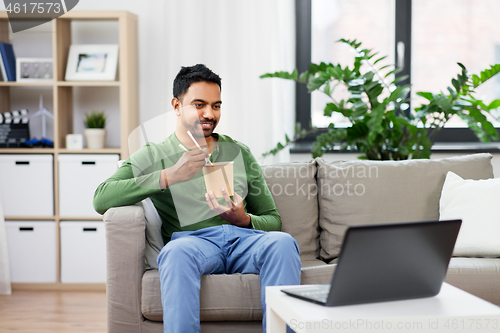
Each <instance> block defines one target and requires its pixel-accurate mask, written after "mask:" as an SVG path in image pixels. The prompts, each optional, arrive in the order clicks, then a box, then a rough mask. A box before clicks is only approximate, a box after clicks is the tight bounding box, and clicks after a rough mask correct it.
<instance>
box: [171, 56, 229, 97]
mask: <svg viewBox="0 0 500 333" xmlns="http://www.w3.org/2000/svg"><path fill="white" fill-rule="evenodd" d="M195 82H211V83H216V84H217V85H218V86H219V88H220V89H221V90H222V86H221V79H220V76H219V75H217V74H215V73H214V72H212V71H211V70H210V69H209V68H208V67H207V66H205V65H203V64H197V65H194V66H190V67H184V66H183V67H181V70H180V71H179V73H177V76H176V77H175V79H174V97H175V98H177V99H179V100H180V99H181V97H182V96H183V95H184V94H185V93H186V92H187V91H188V89H189V87H190V86H191V85H192V84H193V83H195Z"/></svg>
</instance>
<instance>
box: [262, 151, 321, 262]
mask: <svg viewBox="0 0 500 333" xmlns="http://www.w3.org/2000/svg"><path fill="white" fill-rule="evenodd" d="M262 174H263V176H264V178H265V180H266V183H267V185H268V187H269V190H270V191H271V193H272V195H273V198H274V202H275V203H276V207H277V208H278V211H279V213H280V215H281V223H282V226H281V230H282V231H284V232H287V233H289V234H290V235H292V237H293V238H295V240H296V241H297V244H298V245H299V249H300V258H301V260H302V261H305V260H314V259H316V258H317V257H318V255H319V229H318V197H317V190H316V178H315V175H316V163H315V162H314V161H311V162H292V163H282V164H274V165H268V166H262Z"/></svg>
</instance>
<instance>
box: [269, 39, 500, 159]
mask: <svg viewBox="0 0 500 333" xmlns="http://www.w3.org/2000/svg"><path fill="white" fill-rule="evenodd" d="M338 42H341V43H345V44H347V45H349V46H351V47H352V48H353V49H354V50H355V51H356V56H355V57H354V64H353V66H351V67H349V66H346V67H344V68H342V67H341V66H340V65H335V64H331V63H328V64H326V63H321V64H311V65H310V69H309V70H308V71H305V72H303V73H301V74H300V75H299V74H298V72H297V70H294V71H293V72H291V73H289V72H275V73H267V74H264V75H262V76H261V78H267V77H277V78H282V79H288V80H294V81H296V82H299V83H302V84H306V85H307V88H308V91H309V92H312V91H315V90H318V91H321V92H323V93H325V94H326V95H327V96H328V97H329V98H330V99H331V102H330V103H327V104H326V106H325V109H324V115H325V116H327V117H331V115H332V114H333V113H334V112H338V113H340V114H342V115H343V116H344V117H346V118H347V119H348V120H349V122H350V124H351V125H350V126H349V127H347V128H336V127H335V124H334V123H330V125H329V126H328V128H327V129H326V131H324V133H322V134H320V135H318V136H317V137H316V141H315V142H313V146H312V153H313V157H317V156H322V155H323V153H324V152H325V151H327V150H331V149H333V147H334V145H337V144H340V149H341V150H355V151H358V152H360V153H362V154H363V155H362V156H361V157H360V158H364V159H370V160H404V159H408V158H429V157H430V154H431V147H432V145H433V144H434V143H433V139H434V137H435V136H436V134H437V133H438V132H439V131H440V130H441V129H442V128H443V126H444V124H445V123H446V122H447V121H448V120H449V119H450V118H451V117H452V116H453V115H458V116H459V117H461V118H462V119H464V120H465V121H466V122H467V124H468V126H469V127H470V128H471V129H472V130H473V131H474V133H475V134H476V135H477V136H478V138H479V139H480V140H481V141H483V142H486V141H490V140H491V139H494V140H497V139H498V134H497V131H496V129H495V128H494V126H493V125H492V124H491V123H490V122H489V121H488V119H487V118H486V116H485V114H487V113H490V111H491V110H494V109H496V108H498V107H499V106H500V100H495V101H493V102H491V103H490V104H489V105H486V104H485V103H484V102H483V101H482V100H480V99H476V98H475V97H474V90H475V88H477V87H478V86H480V85H481V84H483V83H484V82H486V81H487V80H489V79H490V78H491V77H493V76H494V75H496V74H497V73H498V72H500V64H497V65H493V66H491V68H489V69H486V70H485V71H483V72H481V73H480V75H472V76H471V75H469V73H468V72H467V70H466V68H465V66H463V65H462V64H460V63H459V64H458V65H459V66H460V67H461V69H462V70H461V73H460V74H458V76H457V78H456V79H453V80H452V86H451V87H448V93H447V94H445V93H443V92H441V93H439V94H432V93H429V92H419V93H417V94H418V95H420V96H422V97H424V98H426V99H427V100H428V103H427V104H422V105H421V106H420V107H417V108H415V110H414V111H412V110H409V109H408V104H407V101H408V94H409V91H410V87H409V85H402V86H397V85H396V83H398V82H399V81H401V80H404V79H406V77H399V78H396V79H394V80H392V81H388V78H389V77H391V75H392V74H394V73H395V72H396V70H395V69H393V70H390V71H389V72H388V73H386V74H385V75H383V74H382V72H381V70H383V69H384V68H394V67H393V66H392V65H385V66H381V62H382V60H384V59H385V58H386V57H385V56H384V57H377V53H376V52H373V51H372V50H371V49H363V48H361V43H360V42H357V41H356V40H346V39H340V40H339V41H338ZM366 68H368V70H366ZM341 85H342V86H344V87H346V89H347V92H348V96H347V97H346V98H344V99H341V100H336V99H335V98H334V91H335V89H336V88H338V87H339V86H341ZM316 131H318V128H312V129H310V130H304V129H302V130H301V129H300V127H299V126H296V129H295V132H296V133H295V136H294V137H293V138H292V139H290V138H289V137H288V136H285V143H284V144H282V143H278V146H277V147H276V148H274V149H273V150H271V151H269V152H267V153H265V154H264V156H267V155H269V154H273V155H274V154H276V153H277V152H278V151H280V150H281V149H283V148H284V147H286V146H287V145H289V144H291V143H293V142H295V141H297V140H299V139H302V138H304V137H305V136H306V135H308V134H309V133H311V132H316Z"/></svg>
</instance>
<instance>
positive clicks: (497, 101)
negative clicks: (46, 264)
mask: <svg viewBox="0 0 500 333" xmlns="http://www.w3.org/2000/svg"><path fill="white" fill-rule="evenodd" d="M498 107H500V99H495V100H494V101H492V102H491V103H490V105H488V110H494V109H497V108H498Z"/></svg>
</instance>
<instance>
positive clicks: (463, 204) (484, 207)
mask: <svg viewBox="0 0 500 333" xmlns="http://www.w3.org/2000/svg"><path fill="white" fill-rule="evenodd" d="M439 219H440V220H450V219H462V227H461V228H460V233H459V234H458V238H457V243H456V245H455V249H454V251H453V255H454V256H464V257H472V256H478V257H499V256H500V178H492V179H484V180H471V179H462V177H460V176H458V175H457V174H455V173H453V172H451V171H449V172H448V174H447V175H446V180H445V181H444V185H443V189H442V191H441V199H440V200H439Z"/></svg>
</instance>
